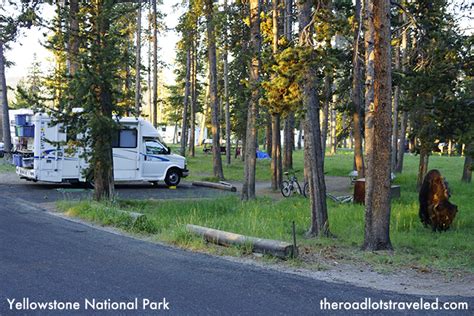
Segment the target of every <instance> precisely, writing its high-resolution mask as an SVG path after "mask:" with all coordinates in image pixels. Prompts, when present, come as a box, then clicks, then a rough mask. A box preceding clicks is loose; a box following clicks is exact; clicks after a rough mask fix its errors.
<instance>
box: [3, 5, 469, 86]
mask: <svg viewBox="0 0 474 316" xmlns="http://www.w3.org/2000/svg"><path fill="white" fill-rule="evenodd" d="M465 1H466V0H455V1H453V3H461V2H465ZM2 3H4V0H0V6H1V5H2ZM176 3H177V0H164V1H163V4H162V5H160V6H159V10H160V11H161V12H163V13H164V14H166V18H165V21H164V22H165V25H167V27H168V28H169V31H168V32H166V33H165V34H161V36H160V38H159V40H158V46H159V48H160V49H161V51H160V52H159V54H160V58H161V59H162V60H163V61H164V62H165V63H166V64H169V65H172V64H173V62H174V58H175V54H176V52H175V46H176V43H177V41H178V40H179V38H178V34H177V33H176V32H175V31H174V27H175V26H176V24H177V23H178V18H179V16H180V15H181V14H182V13H183V9H180V10H179V11H176V10H175V9H174V8H173V5H175V4H176ZM473 14H474V13H470V16H471V20H469V19H464V20H463V21H462V28H463V29H465V30H467V32H469V33H472V32H473V22H472V21H473V20H472V19H473ZM53 15H54V9H53V7H51V6H49V5H44V6H43V9H42V16H43V17H44V18H46V19H51V18H52V17H53ZM143 16H145V15H143ZM144 20H145V18H144ZM44 32H46V31H45V30H40V29H38V28H32V29H30V30H26V31H23V34H22V35H21V36H20V38H19V39H18V40H17V41H16V43H14V44H13V45H11V49H10V50H7V51H6V53H5V56H6V58H7V60H8V61H11V62H13V63H14V65H13V66H11V67H10V68H8V69H7V71H6V77H7V83H8V85H9V86H10V87H15V86H16V83H17V82H18V80H19V79H21V78H22V77H25V76H26V75H27V73H28V68H29V67H30V66H31V63H32V60H33V55H34V54H35V53H36V55H37V57H38V60H40V61H41V62H42V66H43V69H44V71H45V72H46V71H47V70H48V68H49V67H50V65H51V64H50V63H49V62H48V60H50V61H51V60H52V58H51V54H50V53H49V52H48V51H47V50H46V49H45V48H44V47H43V46H42V44H41V43H42V42H44V40H45V38H44V36H43V33H44ZM143 51H146V47H144V49H143ZM145 61H146V60H145V56H143V62H145ZM163 76H164V78H162V79H163V81H164V82H165V83H166V84H172V83H173V82H174V74H173V69H172V68H171V67H170V68H168V69H164V70H163Z"/></svg>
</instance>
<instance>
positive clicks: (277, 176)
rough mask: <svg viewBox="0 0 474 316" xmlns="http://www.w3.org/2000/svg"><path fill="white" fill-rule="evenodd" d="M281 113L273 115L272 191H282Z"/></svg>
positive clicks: (274, 19) (274, 13)
mask: <svg viewBox="0 0 474 316" xmlns="http://www.w3.org/2000/svg"><path fill="white" fill-rule="evenodd" d="M279 11H280V10H279V1H278V0H273V3H272V31H273V43H272V52H273V54H274V55H276V54H277V53H278V39H279V32H278V31H279V25H278V13H279ZM280 125H281V124H280V113H272V151H271V153H272V155H271V157H272V162H271V171H272V190H278V189H280V185H281V182H282V162H281V158H282V157H281V134H280Z"/></svg>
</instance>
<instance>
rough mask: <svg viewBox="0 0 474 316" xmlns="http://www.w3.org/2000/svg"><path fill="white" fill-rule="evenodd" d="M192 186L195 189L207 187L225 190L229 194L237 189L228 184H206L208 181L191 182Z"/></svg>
mask: <svg viewBox="0 0 474 316" xmlns="http://www.w3.org/2000/svg"><path fill="white" fill-rule="evenodd" d="M192 185H194V186H197V187H207V188H213V189H219V190H226V191H231V192H236V191H237V188H236V187H234V186H233V185H230V184H222V183H215V182H208V181H193V183H192Z"/></svg>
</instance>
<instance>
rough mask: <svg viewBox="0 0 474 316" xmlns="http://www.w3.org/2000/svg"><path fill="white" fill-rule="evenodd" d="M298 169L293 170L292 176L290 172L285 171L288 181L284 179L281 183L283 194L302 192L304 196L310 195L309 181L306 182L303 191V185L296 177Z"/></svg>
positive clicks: (285, 195)
mask: <svg viewBox="0 0 474 316" xmlns="http://www.w3.org/2000/svg"><path fill="white" fill-rule="evenodd" d="M297 172H298V171H293V174H292V176H290V174H289V173H288V172H285V173H283V174H284V175H285V176H287V177H288V181H286V180H285V181H283V182H282V183H281V194H282V195H283V196H284V197H289V196H290V195H291V194H295V193H297V194H301V195H304V197H308V194H309V185H308V183H305V184H304V185H303V191H302V190H301V186H300V184H299V182H298V179H297V178H296V173H297Z"/></svg>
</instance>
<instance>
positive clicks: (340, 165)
mask: <svg viewBox="0 0 474 316" xmlns="http://www.w3.org/2000/svg"><path fill="white" fill-rule="evenodd" d="M174 152H177V151H176V150H174ZM303 159H304V158H303V150H297V151H295V152H294V153H293V169H294V170H299V171H300V176H302V174H303ZM187 161H188V169H189V170H190V175H189V178H188V179H189V180H210V181H212V180H215V179H213V177H212V154H211V153H209V154H204V153H203V152H202V148H201V147H196V157H187ZM222 161H223V171H224V177H225V178H226V180H229V181H240V180H242V178H243V175H244V163H243V162H242V159H241V158H240V157H238V158H237V159H235V158H234V156H233V155H232V163H231V165H230V166H227V165H226V163H225V155H222ZM325 161H326V170H325V171H326V172H328V174H331V175H334V176H347V174H348V173H349V172H350V171H351V170H352V163H353V154H352V152H351V151H347V150H340V151H339V153H338V154H337V155H335V156H330V155H327V156H326V160H325ZM269 170H270V159H262V160H257V171H256V178H257V180H258V181H270V180H271V173H270V172H269Z"/></svg>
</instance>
